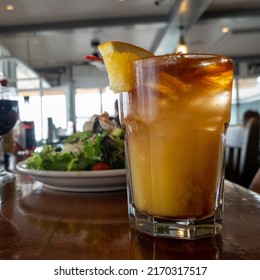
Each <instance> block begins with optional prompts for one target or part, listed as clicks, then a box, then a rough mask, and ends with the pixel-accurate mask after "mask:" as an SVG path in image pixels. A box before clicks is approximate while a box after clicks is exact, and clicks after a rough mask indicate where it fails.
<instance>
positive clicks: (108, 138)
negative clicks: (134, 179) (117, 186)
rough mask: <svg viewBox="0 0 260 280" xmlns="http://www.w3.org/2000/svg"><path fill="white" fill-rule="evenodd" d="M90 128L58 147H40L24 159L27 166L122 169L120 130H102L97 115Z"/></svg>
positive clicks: (122, 144)
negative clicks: (39, 149) (40, 148)
mask: <svg viewBox="0 0 260 280" xmlns="http://www.w3.org/2000/svg"><path fill="white" fill-rule="evenodd" d="M91 125H92V130H86V131H83V132H77V133H75V134H72V135H71V136H69V137H68V138H66V139H65V140H64V143H63V146H62V147H57V146H53V145H47V144H46V145H44V146H43V147H42V150H41V151H40V152H35V153H34V154H33V155H32V156H31V157H29V158H28V159H27V160H26V164H27V167H28V168H29V169H37V170H53V171H84V170H109V169H124V168H125V151H124V135H123V130H122V129H121V128H120V127H116V126H112V127H110V130H105V129H104V128H103V127H104V125H103V126H102V122H101V121H99V118H98V117H97V116H96V117H95V119H94V120H93V122H92V124H91ZM88 126H89V124H88ZM106 129H107V126H106Z"/></svg>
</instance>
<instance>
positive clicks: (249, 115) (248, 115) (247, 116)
mask: <svg viewBox="0 0 260 280" xmlns="http://www.w3.org/2000/svg"><path fill="white" fill-rule="evenodd" d="M251 118H258V119H259V118H260V115H259V113H258V112H257V111H253V110H247V111H245V113H244V115H243V123H244V124H246V123H247V122H248V120H249V119H251Z"/></svg>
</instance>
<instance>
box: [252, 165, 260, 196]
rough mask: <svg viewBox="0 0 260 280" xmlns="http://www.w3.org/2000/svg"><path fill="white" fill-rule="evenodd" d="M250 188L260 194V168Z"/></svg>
mask: <svg viewBox="0 0 260 280" xmlns="http://www.w3.org/2000/svg"><path fill="white" fill-rule="evenodd" d="M249 189H250V190H251V191H254V192H257V193H259V194H260V168H259V169H258V171H257V172H256V175H255V176H254V178H253V180H252V182H251V183H250V186H249Z"/></svg>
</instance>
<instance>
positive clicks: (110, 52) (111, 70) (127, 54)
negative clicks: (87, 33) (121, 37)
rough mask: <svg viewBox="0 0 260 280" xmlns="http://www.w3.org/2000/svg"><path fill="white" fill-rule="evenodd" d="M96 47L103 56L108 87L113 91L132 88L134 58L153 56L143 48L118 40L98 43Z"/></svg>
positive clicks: (123, 90)
mask: <svg viewBox="0 0 260 280" xmlns="http://www.w3.org/2000/svg"><path fill="white" fill-rule="evenodd" d="M98 49H99V51H100V53H101V55H102V56H103V60H104V63H105V67H106V70H107V73H108V79H109V88H110V89H111V90H113V91H114V92H115V93H118V92H125V91H129V90H130V89H132V88H133V83H134V73H133V61H134V60H137V59H141V58H145V57H150V56H154V55H153V54H152V53H151V52H149V51H147V50H145V49H142V48H140V47H137V46H135V45H132V44H129V43H124V42H119V41H112V42H107V43H103V44H100V45H99V46H98Z"/></svg>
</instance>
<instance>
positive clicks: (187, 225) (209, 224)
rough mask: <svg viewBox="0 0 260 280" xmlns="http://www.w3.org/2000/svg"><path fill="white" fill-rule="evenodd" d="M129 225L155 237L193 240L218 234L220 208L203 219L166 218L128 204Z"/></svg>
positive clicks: (220, 222)
mask: <svg viewBox="0 0 260 280" xmlns="http://www.w3.org/2000/svg"><path fill="white" fill-rule="evenodd" d="M128 207H129V209H128V211H129V219H130V226H131V227H132V228H134V229H137V230H139V231H140V232H142V233H146V234H149V235H152V236H156V237H168V238H176V239H187V240H195V239H200V238H204V237H209V236H214V235H217V234H220V232H221V228H222V210H221V209H219V210H217V211H216V212H215V214H214V215H212V216H207V217H205V218H203V219H166V218H162V217H156V216H149V215H147V214H145V213H142V212H140V211H138V210H137V209H136V208H135V207H134V206H133V205H132V204H130V205H129V206H128Z"/></svg>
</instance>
